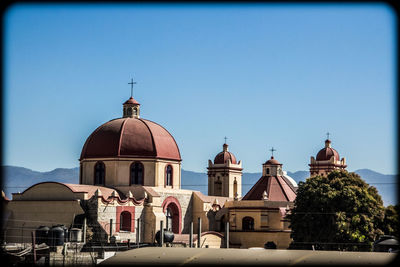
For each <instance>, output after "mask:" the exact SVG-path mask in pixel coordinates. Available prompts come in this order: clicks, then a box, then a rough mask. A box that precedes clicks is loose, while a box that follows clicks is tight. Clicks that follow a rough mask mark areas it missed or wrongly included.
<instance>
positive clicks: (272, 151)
mask: <svg viewBox="0 0 400 267" xmlns="http://www.w3.org/2000/svg"><path fill="white" fill-rule="evenodd" d="M269 151H271V153H272V157H273V156H274V151H276V149H274V147H272V148H271V149H270V150H269Z"/></svg>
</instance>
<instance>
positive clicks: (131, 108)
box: [123, 79, 140, 118]
mask: <svg viewBox="0 0 400 267" xmlns="http://www.w3.org/2000/svg"><path fill="white" fill-rule="evenodd" d="M128 84H130V85H131V97H130V98H129V99H128V100H127V101H125V103H124V104H123V118H140V104H139V102H137V101H136V100H135V99H134V98H133V85H134V84H136V82H134V81H133V79H131V82H130V83H128Z"/></svg>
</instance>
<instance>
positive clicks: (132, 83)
mask: <svg viewBox="0 0 400 267" xmlns="http://www.w3.org/2000/svg"><path fill="white" fill-rule="evenodd" d="M128 84H130V85H131V97H133V85H134V84H136V82H134V81H133V78H131V82H130V83H128Z"/></svg>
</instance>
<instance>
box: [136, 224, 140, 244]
mask: <svg viewBox="0 0 400 267" xmlns="http://www.w3.org/2000/svg"><path fill="white" fill-rule="evenodd" d="M139 243H140V219H139V218H138V219H137V232H136V244H137V247H138V248H139Z"/></svg>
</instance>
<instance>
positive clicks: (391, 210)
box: [381, 204, 400, 238]
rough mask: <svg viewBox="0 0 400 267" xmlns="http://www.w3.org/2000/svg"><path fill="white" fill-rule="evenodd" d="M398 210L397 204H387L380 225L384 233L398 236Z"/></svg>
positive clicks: (399, 210)
mask: <svg viewBox="0 0 400 267" xmlns="http://www.w3.org/2000/svg"><path fill="white" fill-rule="evenodd" d="M399 212H400V206H399V204H397V205H396V206H393V205H389V206H387V207H386V208H385V218H384V219H383V223H382V226H381V229H382V230H383V232H384V233H385V235H393V236H395V237H397V238H399Z"/></svg>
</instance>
